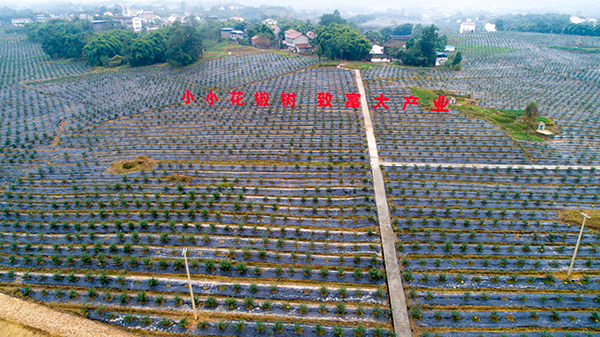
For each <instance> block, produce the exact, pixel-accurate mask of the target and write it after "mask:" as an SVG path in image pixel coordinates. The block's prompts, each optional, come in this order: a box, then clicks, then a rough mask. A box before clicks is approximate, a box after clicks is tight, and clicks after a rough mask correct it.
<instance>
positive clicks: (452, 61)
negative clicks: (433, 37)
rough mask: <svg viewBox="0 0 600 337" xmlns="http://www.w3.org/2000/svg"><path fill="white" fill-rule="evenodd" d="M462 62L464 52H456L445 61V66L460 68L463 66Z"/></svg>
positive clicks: (453, 68) (454, 68)
mask: <svg viewBox="0 0 600 337" xmlns="http://www.w3.org/2000/svg"><path fill="white" fill-rule="evenodd" d="M461 62H462V54H461V52H456V54H454V56H452V57H449V58H448V60H447V61H446V63H445V66H446V67H448V68H450V69H452V70H460V68H461V67H462V65H461Z"/></svg>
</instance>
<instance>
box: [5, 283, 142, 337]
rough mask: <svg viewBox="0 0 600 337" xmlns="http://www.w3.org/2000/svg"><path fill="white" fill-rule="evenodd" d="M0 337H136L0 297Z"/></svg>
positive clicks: (45, 308) (77, 317)
mask: <svg viewBox="0 0 600 337" xmlns="http://www.w3.org/2000/svg"><path fill="white" fill-rule="evenodd" d="M0 336H23V337H48V336H52V337H53V336H60V337H71V336H73V337H88V336H89V337H132V336H136V335H134V334H131V333H128V332H126V331H123V330H120V329H117V328H114V327H111V326H108V325H105V324H101V323H99V322H95V321H91V320H88V319H85V318H83V317H79V316H75V315H72V314H68V313H65V312H61V311H57V310H53V309H50V308H48V307H45V306H43V305H39V304H35V303H31V302H28V301H25V300H21V299H18V298H14V297H11V296H8V295H5V294H2V293H0Z"/></svg>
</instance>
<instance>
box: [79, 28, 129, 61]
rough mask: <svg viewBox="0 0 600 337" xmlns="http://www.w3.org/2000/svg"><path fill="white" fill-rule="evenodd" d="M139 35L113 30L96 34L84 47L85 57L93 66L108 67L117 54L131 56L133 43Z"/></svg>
mask: <svg viewBox="0 0 600 337" xmlns="http://www.w3.org/2000/svg"><path fill="white" fill-rule="evenodd" d="M136 36H137V34H136V33H134V32H131V31H128V30H111V31H109V32H106V33H102V34H96V35H94V36H93V37H92V38H90V39H89V40H88V42H87V44H86V45H85V47H83V56H85V57H86V58H87V59H88V64H89V65H91V66H101V65H107V64H108V61H109V60H110V59H111V58H112V57H114V56H115V55H117V54H120V55H129V53H130V51H131V41H132V40H134V39H135V38H136Z"/></svg>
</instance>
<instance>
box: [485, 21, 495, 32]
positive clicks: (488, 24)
mask: <svg viewBox="0 0 600 337" xmlns="http://www.w3.org/2000/svg"><path fill="white" fill-rule="evenodd" d="M485 31H486V32H488V33H493V32H495V31H496V25H495V24H493V23H491V22H486V24H485Z"/></svg>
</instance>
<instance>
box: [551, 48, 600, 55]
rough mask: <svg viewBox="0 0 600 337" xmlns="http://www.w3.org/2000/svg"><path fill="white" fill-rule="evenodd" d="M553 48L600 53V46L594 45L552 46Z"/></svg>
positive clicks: (582, 52) (584, 52) (573, 51)
mask: <svg viewBox="0 0 600 337" xmlns="http://www.w3.org/2000/svg"><path fill="white" fill-rule="evenodd" d="M550 48H552V49H557V50H563V51H568V52H572V53H581V54H597V53H600V48H599V47H594V46H574V47H573V46H550Z"/></svg>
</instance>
